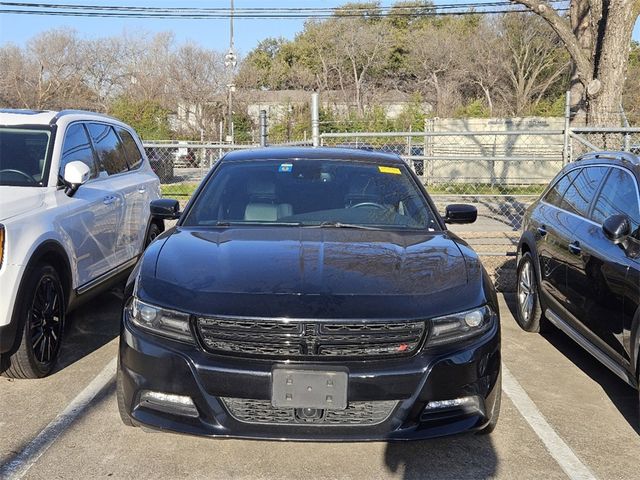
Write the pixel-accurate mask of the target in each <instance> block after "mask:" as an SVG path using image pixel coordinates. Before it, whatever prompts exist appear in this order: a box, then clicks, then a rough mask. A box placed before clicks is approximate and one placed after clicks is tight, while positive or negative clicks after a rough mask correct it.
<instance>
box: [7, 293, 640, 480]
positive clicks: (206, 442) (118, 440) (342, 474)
mask: <svg viewBox="0 0 640 480" xmlns="http://www.w3.org/2000/svg"><path fill="white" fill-rule="evenodd" d="M120 302H121V292H119V291H117V290H114V291H111V292H108V293H106V294H103V295H102V296H100V297H99V298H97V299H96V300H95V301H93V302H91V303H90V304H89V305H86V306H84V307H83V308H81V309H80V310H78V311H76V312H75V313H74V314H73V315H72V316H71V318H70V325H69V329H68V334H67V340H68V341H67V343H66V345H65V347H64V351H63V355H62V362H61V363H60V365H59V367H58V369H57V371H56V372H55V373H54V374H53V375H52V376H50V377H49V378H46V379H44V380H38V381H10V380H8V379H6V378H0V478H31V479H54V478H83V479H84V478H98V477H111V478H187V477H188V478H225V479H226V478H252V479H257V478H296V479H297V478H367V479H370V478H402V479H413V478H437V479H440V478H443V479H464V478H473V479H479V478H501V479H514V478H517V479H528V478H544V479H554V478H567V477H569V478H581V479H587V478H601V479H637V478H638V476H639V473H638V472H640V456H639V455H638V452H640V437H639V436H638V433H639V432H638V428H637V425H638V420H639V419H638V405H637V393H636V392H635V391H634V390H632V389H631V388H630V387H627V386H626V385H625V384H624V383H623V382H622V381H621V380H618V378H617V377H616V376H615V375H614V374H612V373H610V372H609V371H608V370H607V369H606V368H605V367H603V366H601V365H600V364H599V363H598V362H597V361H596V360H594V359H593V358H591V357H590V356H589V355H588V354H587V353H585V352H583V351H582V350H581V349H580V348H579V347H577V346H576V345H575V344H574V343H572V342H571V341H570V340H569V339H568V338H567V337H565V336H564V335H563V334H561V333H560V332H557V331H556V332H552V333H550V334H546V335H545V336H544V337H543V336H540V335H534V334H527V333H525V332H523V331H521V330H520V329H519V328H518V326H517V325H516V324H515V321H514V320H513V317H512V314H511V311H510V305H512V297H511V296H509V295H506V296H501V314H502V332H503V362H504V366H505V369H504V374H503V375H504V378H503V384H504V390H505V392H504V394H503V400H502V415H501V418H500V422H499V424H498V427H497V429H496V430H495V431H494V433H493V434H492V435H490V436H474V435H466V436H458V437H450V438H442V439H437V440H431V441H424V442H414V443H390V444H387V443H346V444H337V443H333V444H327V443H324V444H320V443H284V442H264V441H242V440H214V439H203V438H193V437H188V436H182V435H176V434H171V433H147V432H144V431H143V430H141V429H133V428H126V427H125V426H123V425H122V423H121V422H120V419H119V417H118V412H117V407H116V401H115V379H114V376H113V373H114V371H115V362H114V358H115V355H116V351H117V342H118V338H117V335H118V321H119V309H120ZM94 394H95V396H94Z"/></svg>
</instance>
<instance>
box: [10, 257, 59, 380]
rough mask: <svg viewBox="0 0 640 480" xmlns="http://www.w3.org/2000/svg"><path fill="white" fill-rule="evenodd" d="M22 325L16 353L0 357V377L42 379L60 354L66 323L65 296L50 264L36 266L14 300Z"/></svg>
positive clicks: (49, 371)
mask: <svg viewBox="0 0 640 480" xmlns="http://www.w3.org/2000/svg"><path fill="white" fill-rule="evenodd" d="M17 301H18V302H19V305H21V306H20V312H19V321H20V322H21V325H23V328H22V331H21V332H20V333H19V335H20V336H21V338H20V340H19V342H20V344H19V346H18V348H17V350H16V351H15V352H14V353H13V354H11V355H9V356H8V357H5V358H3V362H2V374H3V375H5V376H7V377H11V378H41V377H45V376H46V375H48V374H49V373H51V370H53V367H54V365H55V362H56V360H57V358H58V353H59V352H60V345H61V341H62V334H63V331H64V320H65V296H64V290H63V288H62V284H61V282H60V277H59V276H58V273H57V272H56V270H55V269H54V268H53V267H52V266H51V265H40V266H37V267H36V268H35V269H34V270H33V271H32V272H31V274H30V275H29V277H28V278H27V279H26V284H25V288H24V289H23V291H22V292H21V296H20V297H19V298H18V299H17Z"/></svg>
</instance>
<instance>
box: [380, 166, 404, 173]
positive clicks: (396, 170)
mask: <svg viewBox="0 0 640 480" xmlns="http://www.w3.org/2000/svg"><path fill="white" fill-rule="evenodd" d="M378 170H380V173H393V174H394V175H400V174H401V173H402V172H400V169H399V168H398V167H383V166H381V165H378Z"/></svg>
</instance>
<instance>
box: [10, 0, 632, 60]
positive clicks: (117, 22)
mask: <svg viewBox="0 0 640 480" xmlns="http://www.w3.org/2000/svg"><path fill="white" fill-rule="evenodd" d="M24 1H31V2H34V3H35V2H36V0H24ZM346 1H347V0H235V7H236V8H242V7H244V8H247V7H335V6H338V5H342V4H344V3H345V2H346ZM469 1H470V0H436V1H435V3H436V5H437V4H443V3H447V4H452V3H469ZM478 1H486V0H478ZM38 3H64V4H79V5H126V6H132V5H134V6H150V7H176V6H180V7H187V6H188V7H220V8H228V7H229V5H230V0H185V1H179V0H51V1H48V2H45V1H42V0H41V1H39V2H38ZM381 3H382V5H383V6H388V5H391V4H393V3H395V2H394V1H393V0H382V1H381ZM0 8H1V7H0ZM303 24H304V20H302V19H286V20H269V19H259V20H256V19H236V20H235V22H234V30H235V33H234V39H235V46H236V51H237V52H238V53H239V54H240V55H244V54H247V53H248V52H250V51H251V50H252V49H253V48H254V47H255V46H256V45H257V44H258V42H260V40H263V39H265V38H268V37H284V38H287V39H291V38H293V37H294V36H295V34H296V33H297V32H299V31H301V30H302V28H303ZM59 27H66V28H73V29H75V30H76V31H77V32H78V33H79V34H80V36H82V37H85V38H95V37H107V36H114V35H118V34H120V33H122V32H123V31H127V32H129V33H131V32H141V31H146V32H148V33H152V34H153V33H156V32H165V31H171V32H173V33H174V34H175V39H176V42H177V43H179V44H181V43H184V42H189V41H190V42H193V43H196V44H200V45H202V46H204V47H207V48H211V49H215V50H218V51H226V50H228V48H229V20H227V19H219V20H218V19H215V20H176V19H171V20H162V19H115V18H77V17H52V16H37V15H17V14H7V13H0V45H2V44H6V43H15V44H17V45H21V46H22V45H24V44H25V43H26V42H27V41H28V40H29V39H30V38H31V37H33V36H35V35H37V34H38V33H40V32H43V31H45V30H49V29H52V28H59ZM633 38H634V39H635V40H640V22H637V23H636V27H635V29H634V32H633Z"/></svg>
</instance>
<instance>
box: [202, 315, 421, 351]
mask: <svg viewBox="0 0 640 480" xmlns="http://www.w3.org/2000/svg"><path fill="white" fill-rule="evenodd" d="M196 325H197V331H198V335H199V337H200V340H201V342H202V345H203V346H204V348H205V349H206V350H207V351H209V352H212V353H222V354H230V355H233V354H237V355H243V356H258V357H274V358H309V357H312V358H315V359H322V358H324V359H329V358H341V359H344V358H362V357H396V356H407V355H411V354H413V353H415V351H416V350H417V349H418V348H419V347H420V344H421V342H422V338H423V336H424V332H425V323H424V322H397V321H396V322H380V321H375V322H374V321H371V322H363V321H359V322H358V321H352V320H349V321H335V320H331V321H314V322H308V321H304V320H265V319H255V320H253V319H233V318H199V319H198V321H197V324H196Z"/></svg>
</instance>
